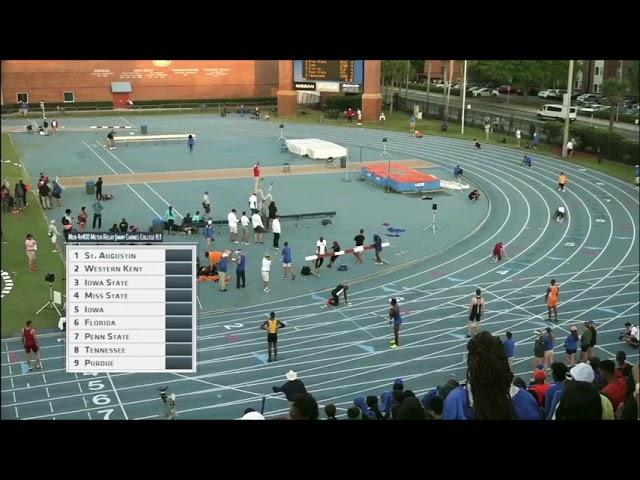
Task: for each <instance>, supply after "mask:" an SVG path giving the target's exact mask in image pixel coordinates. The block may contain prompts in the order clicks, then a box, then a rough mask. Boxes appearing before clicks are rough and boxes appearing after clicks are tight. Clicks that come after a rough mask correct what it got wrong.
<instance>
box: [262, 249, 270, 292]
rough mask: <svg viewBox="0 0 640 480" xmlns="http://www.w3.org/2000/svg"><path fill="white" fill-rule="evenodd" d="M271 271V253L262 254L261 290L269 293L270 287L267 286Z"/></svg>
mask: <svg viewBox="0 0 640 480" xmlns="http://www.w3.org/2000/svg"><path fill="white" fill-rule="evenodd" d="M270 271H271V255H269V254H268V253H265V254H264V258H263V259H262V285H263V286H264V289H263V290H262V291H263V292H264V293H269V292H270V291H271V289H270V288H269V272H270Z"/></svg>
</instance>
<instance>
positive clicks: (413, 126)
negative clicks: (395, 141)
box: [409, 113, 416, 133]
mask: <svg viewBox="0 0 640 480" xmlns="http://www.w3.org/2000/svg"><path fill="white" fill-rule="evenodd" d="M415 130H416V115H415V113H412V114H411V118H409V133H413V132H415Z"/></svg>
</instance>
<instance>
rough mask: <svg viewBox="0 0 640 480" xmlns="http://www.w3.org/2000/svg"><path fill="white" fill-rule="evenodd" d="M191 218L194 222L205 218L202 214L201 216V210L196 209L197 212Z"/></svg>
mask: <svg viewBox="0 0 640 480" xmlns="http://www.w3.org/2000/svg"><path fill="white" fill-rule="evenodd" d="M191 219H192V220H193V223H200V222H202V220H203V218H202V216H200V210H196V213H194V214H193V216H192V217H191Z"/></svg>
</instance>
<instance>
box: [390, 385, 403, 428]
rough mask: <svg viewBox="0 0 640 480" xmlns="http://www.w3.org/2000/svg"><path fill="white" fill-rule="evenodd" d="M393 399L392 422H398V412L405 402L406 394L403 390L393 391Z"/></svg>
mask: <svg viewBox="0 0 640 480" xmlns="http://www.w3.org/2000/svg"><path fill="white" fill-rule="evenodd" d="M394 387H395V385H394ZM391 398H392V403H391V410H390V413H391V420H398V411H399V409H400V406H401V405H402V401H403V400H404V392H403V391H402V390H393V391H392V392H391Z"/></svg>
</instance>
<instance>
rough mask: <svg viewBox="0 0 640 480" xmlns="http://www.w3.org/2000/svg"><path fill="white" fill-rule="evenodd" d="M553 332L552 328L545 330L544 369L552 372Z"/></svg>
mask: <svg viewBox="0 0 640 480" xmlns="http://www.w3.org/2000/svg"><path fill="white" fill-rule="evenodd" d="M554 340H555V339H554V338H553V332H552V331H551V327H547V328H545V334H544V369H545V371H548V370H550V365H551V364H552V363H553V344H554Z"/></svg>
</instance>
